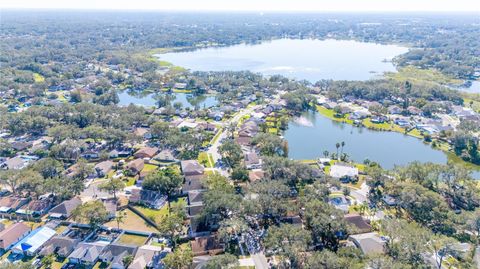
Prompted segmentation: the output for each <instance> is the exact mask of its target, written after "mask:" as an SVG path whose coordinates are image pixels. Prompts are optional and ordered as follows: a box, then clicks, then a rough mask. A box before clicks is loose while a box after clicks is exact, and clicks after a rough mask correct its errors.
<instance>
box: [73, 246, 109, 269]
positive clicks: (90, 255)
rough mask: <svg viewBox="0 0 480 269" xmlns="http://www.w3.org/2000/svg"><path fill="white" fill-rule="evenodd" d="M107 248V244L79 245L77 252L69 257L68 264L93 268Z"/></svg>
mask: <svg viewBox="0 0 480 269" xmlns="http://www.w3.org/2000/svg"><path fill="white" fill-rule="evenodd" d="M106 246H107V244H106V243H99V242H94V243H84V242H82V243H79V244H78V245H77V246H76V247H75V250H73V252H72V253H70V255H68V262H69V263H71V264H81V265H83V266H85V267H87V268H89V267H92V266H93V265H95V263H96V262H97V261H98V259H99V257H100V254H101V253H102V251H103V250H104V249H105V247H106Z"/></svg>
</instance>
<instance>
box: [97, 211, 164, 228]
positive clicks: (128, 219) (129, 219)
mask: <svg viewBox="0 0 480 269" xmlns="http://www.w3.org/2000/svg"><path fill="white" fill-rule="evenodd" d="M124 212H125V214H126V216H125V218H124V220H123V223H120V229H126V230H132V231H141V232H157V229H156V228H155V227H152V226H151V225H150V224H148V223H147V222H146V221H145V220H143V219H142V218H141V217H140V216H138V215H137V214H135V213H134V212H133V211H132V210H130V209H125V210H124ZM105 226H107V227H111V228H117V222H116V221H115V220H112V221H110V222H107V223H105Z"/></svg>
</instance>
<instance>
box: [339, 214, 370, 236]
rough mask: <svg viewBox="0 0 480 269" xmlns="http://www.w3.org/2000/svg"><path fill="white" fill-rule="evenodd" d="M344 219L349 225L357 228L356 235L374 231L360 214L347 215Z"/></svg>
mask: <svg viewBox="0 0 480 269" xmlns="http://www.w3.org/2000/svg"><path fill="white" fill-rule="evenodd" d="M344 218H345V221H346V222H347V223H349V224H350V225H352V226H353V227H354V228H355V231H354V234H358V233H368V232H371V231H372V227H371V226H370V224H368V223H367V222H366V221H365V219H364V218H363V217H362V216H360V215H358V214H347V215H345V217H344Z"/></svg>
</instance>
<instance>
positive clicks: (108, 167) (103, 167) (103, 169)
mask: <svg viewBox="0 0 480 269" xmlns="http://www.w3.org/2000/svg"><path fill="white" fill-rule="evenodd" d="M114 165H115V163H114V162H112V161H103V162H99V163H97V164H96V165H95V167H94V168H95V172H97V176H98V177H105V176H106V175H107V174H108V173H109V172H110V171H112V168H113V166H114Z"/></svg>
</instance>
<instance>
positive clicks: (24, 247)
mask: <svg viewBox="0 0 480 269" xmlns="http://www.w3.org/2000/svg"><path fill="white" fill-rule="evenodd" d="M55 234H56V232H55V230H52V229H51V228H49V227H47V226H43V227H40V228H37V229H36V230H33V231H32V232H31V233H30V234H28V235H27V236H26V237H25V238H23V239H22V240H20V241H19V242H18V243H17V244H15V246H13V248H12V252H13V253H16V254H23V255H25V256H35V255H36V254H37V252H38V251H39V250H40V248H41V247H42V246H43V245H44V244H45V243H46V242H47V241H48V240H50V238H52V237H53V236H54V235H55Z"/></svg>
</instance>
